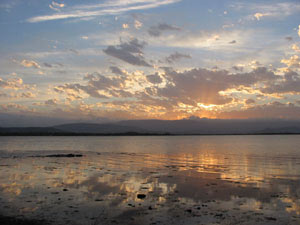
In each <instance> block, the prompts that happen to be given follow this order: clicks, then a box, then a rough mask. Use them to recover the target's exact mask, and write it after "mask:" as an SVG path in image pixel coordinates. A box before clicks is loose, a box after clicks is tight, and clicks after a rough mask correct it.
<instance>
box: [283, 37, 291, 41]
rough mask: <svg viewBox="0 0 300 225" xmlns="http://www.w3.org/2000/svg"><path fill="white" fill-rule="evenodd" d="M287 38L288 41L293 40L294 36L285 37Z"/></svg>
mask: <svg viewBox="0 0 300 225" xmlns="http://www.w3.org/2000/svg"><path fill="white" fill-rule="evenodd" d="M285 40H287V41H292V40H293V38H292V37H285Z"/></svg>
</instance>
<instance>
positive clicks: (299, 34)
mask: <svg viewBox="0 0 300 225" xmlns="http://www.w3.org/2000/svg"><path fill="white" fill-rule="evenodd" d="M298 36H299V37H300V25H299V26H298Z"/></svg>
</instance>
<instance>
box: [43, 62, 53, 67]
mask: <svg viewBox="0 0 300 225" xmlns="http://www.w3.org/2000/svg"><path fill="white" fill-rule="evenodd" d="M44 66H45V67H48V68H52V65H51V64H50V63H44Z"/></svg>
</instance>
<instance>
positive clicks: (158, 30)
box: [148, 23, 181, 37]
mask: <svg viewBox="0 0 300 225" xmlns="http://www.w3.org/2000/svg"><path fill="white" fill-rule="evenodd" d="M180 30H181V29H180V28H179V27H176V26H173V25H169V24H166V23H161V24H158V25H157V26H152V27H150V28H149V29H148V34H149V35H151V36H153V37H159V36H160V35H161V34H162V32H163V31H180Z"/></svg>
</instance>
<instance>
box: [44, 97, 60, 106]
mask: <svg viewBox="0 0 300 225" xmlns="http://www.w3.org/2000/svg"><path fill="white" fill-rule="evenodd" d="M45 105H52V106H54V105H57V100H56V99H49V100H47V101H45Z"/></svg>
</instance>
